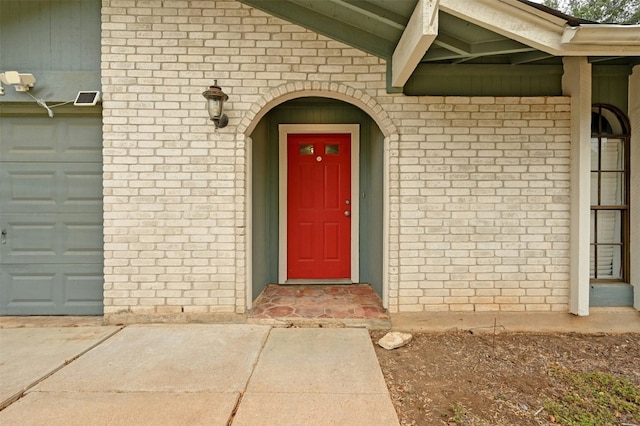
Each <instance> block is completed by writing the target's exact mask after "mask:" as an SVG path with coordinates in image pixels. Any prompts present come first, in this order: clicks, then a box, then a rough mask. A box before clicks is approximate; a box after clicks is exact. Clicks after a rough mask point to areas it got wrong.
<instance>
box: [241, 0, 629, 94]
mask: <svg viewBox="0 0 640 426" xmlns="http://www.w3.org/2000/svg"><path fill="white" fill-rule="evenodd" d="M239 1H240V2H242V3H245V4H247V5H250V6H253V7H256V8H259V9H262V10H264V11H266V12H267V13H271V14H273V15H275V16H279V17H281V18H283V19H285V20H288V21H289V22H293V23H296V24H299V25H302V26H303V27H306V28H308V29H310V30H313V31H315V32H318V33H320V34H323V35H325V36H328V37H330V38H333V39H335V40H338V41H341V42H344V43H346V44H348V45H351V46H354V47H356V48H359V49H360V50H363V51H365V52H368V53H371V54H373V55H376V56H378V57H380V58H383V59H385V60H386V61H387V70H388V75H387V82H388V90H397V88H401V87H402V86H404V85H405V83H406V82H407V81H408V80H409V78H410V77H411V75H412V74H413V73H414V71H415V70H416V69H417V68H418V67H419V66H420V65H421V64H427V63H444V62H447V63H463V62H469V61H471V62H473V61H474V60H478V59H479V58H480V59H482V58H484V57H492V56H493V57H498V56H502V57H507V56H508V63H509V64H511V65H518V64H531V63H539V64H544V62H540V61H547V60H548V59H549V58H553V57H565V56H586V57H590V60H607V58H624V57H634V58H633V59H631V58H630V59H631V60H630V63H633V62H636V59H637V58H640V25H609V24H597V23H593V22H589V21H585V20H582V19H577V18H573V17H570V16H567V15H564V14H562V13H560V12H557V11H554V10H552V9H549V8H547V7H545V6H543V5H540V4H537V3H532V2H530V1H527V0H322V1H315V0H239ZM596 57H598V58H599V59H598V58H596Z"/></svg>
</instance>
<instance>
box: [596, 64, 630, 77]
mask: <svg viewBox="0 0 640 426" xmlns="http://www.w3.org/2000/svg"><path fill="white" fill-rule="evenodd" d="M632 72H633V67H631V66H630V65H598V64H593V65H592V66H591V75H594V76H621V77H622V76H625V77H628V76H630V75H631V73H632Z"/></svg>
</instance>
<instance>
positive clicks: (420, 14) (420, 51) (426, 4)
mask: <svg viewBox="0 0 640 426" xmlns="http://www.w3.org/2000/svg"><path fill="white" fill-rule="evenodd" d="M438 2H439V0H418V4H417V5H416V8H415V9H414V11H413V14H412V15H411V18H410V19H409V23H408V24H407V28H406V29H405V30H404V33H402V37H401V38H400V41H399V42H398V45H397V46H396V49H395V51H394V52H393V56H392V67H391V68H392V76H391V84H392V86H394V87H402V86H404V84H405V83H406V82H407V80H408V79H409V77H411V74H412V73H413V71H414V70H415V69H416V67H417V66H418V64H419V63H420V60H421V59H422V57H423V56H424V54H425V53H426V52H427V50H428V49H429V47H430V46H431V44H432V43H433V41H434V40H435V39H436V36H437V35H438Z"/></svg>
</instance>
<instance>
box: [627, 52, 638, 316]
mask: <svg viewBox="0 0 640 426" xmlns="http://www.w3.org/2000/svg"><path fill="white" fill-rule="evenodd" d="M629 120H630V121H631V153H630V155H631V162H630V164H631V188H630V191H631V194H630V195H631V203H630V206H629V208H630V211H631V241H630V251H631V253H630V254H631V270H630V271H629V272H630V275H631V280H630V281H631V284H632V285H633V287H634V288H633V293H634V296H633V306H634V307H635V308H636V309H638V310H640V65H636V66H635V67H633V72H632V73H631V75H630V76H629Z"/></svg>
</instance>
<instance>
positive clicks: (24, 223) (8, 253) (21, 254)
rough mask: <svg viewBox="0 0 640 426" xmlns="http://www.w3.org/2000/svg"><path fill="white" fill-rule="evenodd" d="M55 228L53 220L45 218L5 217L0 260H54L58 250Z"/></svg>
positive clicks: (5, 261)
mask: <svg viewBox="0 0 640 426" xmlns="http://www.w3.org/2000/svg"><path fill="white" fill-rule="evenodd" d="M3 219H5V217H3ZM12 219H13V220H12ZM56 228H57V224H56V223H55V221H54V220H47V218H42V217H34V218H31V219H30V218H29V217H28V216H26V215H25V216H24V217H16V218H15V219H14V218H12V217H6V222H4V220H3V223H2V229H3V230H4V231H5V236H4V243H3V244H2V246H1V247H0V256H1V259H2V262H3V263H15V262H17V261H18V260H19V259H23V262H30V261H36V262H38V263H40V262H46V261H48V262H55V261H56V257H57V252H58V249H57V237H56V234H57V233H58V231H57V229H56Z"/></svg>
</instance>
